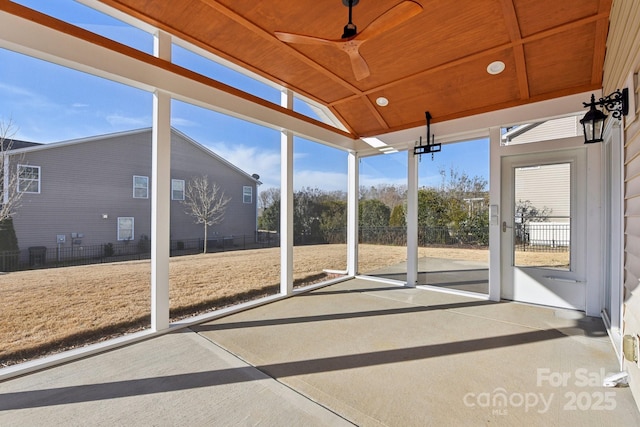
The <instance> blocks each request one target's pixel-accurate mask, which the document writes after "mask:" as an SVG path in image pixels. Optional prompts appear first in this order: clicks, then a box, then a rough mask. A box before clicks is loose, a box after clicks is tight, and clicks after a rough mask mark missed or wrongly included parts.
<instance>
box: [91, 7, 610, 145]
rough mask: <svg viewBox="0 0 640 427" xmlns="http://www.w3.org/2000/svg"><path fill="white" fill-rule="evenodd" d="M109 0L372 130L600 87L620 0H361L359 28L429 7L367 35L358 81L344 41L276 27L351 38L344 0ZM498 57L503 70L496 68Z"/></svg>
mask: <svg viewBox="0 0 640 427" xmlns="http://www.w3.org/2000/svg"><path fill="white" fill-rule="evenodd" d="M101 1H102V2H103V3H105V4H108V5H111V6H113V7H115V8H118V9H120V10H122V11H124V12H126V13H128V14H131V15H133V16H136V17H138V18H141V19H142V20H144V21H146V22H149V23H151V24H152V25H154V26H156V27H158V28H161V29H163V30H165V31H167V32H169V33H172V34H175V35H176V36H178V37H180V38H182V39H184V40H186V41H189V42H192V43H194V44H196V45H198V46H200V47H202V48H204V49H207V50H209V51H211V52H213V53H215V54H216V55H219V56H221V57H223V58H225V59H227V60H230V61H232V62H234V63H236V64H238V65H240V66H242V67H244V68H247V69H249V70H252V71H254V72H257V73H259V74H260V75H262V76H264V77H266V78H268V79H270V80H272V81H275V82H277V83H279V84H281V85H284V86H285V87H288V88H291V89H292V90H294V91H296V92H298V93H300V94H303V95H305V96H307V97H309V98H311V99H314V100H316V101H318V102H320V103H321V104H324V105H326V106H328V107H329V108H330V109H331V110H332V111H333V112H334V113H335V115H336V116H337V117H338V118H339V119H340V120H341V121H342V122H343V123H344V125H345V126H346V127H347V129H349V131H350V132H351V133H352V134H353V135H354V136H357V137H362V136H370V135H381V134H385V133H388V132H391V131H397V130H402V129H408V128H412V127H416V126H422V125H424V122H425V115H424V112H425V111H427V110H428V111H429V112H430V113H431V115H432V116H433V122H434V123H435V122H438V121H445V120H450V119H455V118H460V117H465V116H469V115H473V114H478V113H483V112H488V111H494V110H499V109H503V108H508V107H513V106H517V105H521V104H526V103H530V102H536V101H541V100H546V99H552V98H556V97H560V96H566V95H570V94H574V93H580V92H584V91H589V90H595V89H598V88H600V87H601V86H602V68H603V62H604V55H605V42H606V37H607V31H608V20H609V12H610V9H611V1H612V0H561V1H559V0H456V1H451V0H416V1H412V2H409V3H413V4H404V3H407V2H406V1H403V0H375V1H374V0H361V1H359V2H358V4H357V5H356V6H354V7H353V23H354V24H355V25H357V27H358V31H359V32H362V31H363V30H365V28H367V26H369V24H370V23H372V22H374V21H375V22H377V23H383V24H385V26H387V25H386V24H387V23H388V22H390V21H388V20H386V18H384V17H383V18H379V17H380V16H381V15H383V14H385V12H387V11H390V10H397V11H400V9H395V8H396V7H400V6H399V5H400V4H403V6H405V7H406V6H409V7H410V8H412V10H414V11H415V7H416V6H417V7H418V8H420V7H421V8H422V10H421V11H419V13H417V14H416V15H414V16H410V17H409V16H407V17H404V16H403V17H401V18H402V19H398V21H400V22H399V23H398V24H397V25H396V26H393V27H392V28H386V29H385V31H383V32H381V33H379V34H375V35H374V36H372V37H370V38H367V39H366V41H365V42H363V43H361V44H360V46H359V53H360V55H361V57H362V58H363V59H364V60H365V61H366V64H367V66H368V69H369V73H370V74H369V75H368V76H367V77H364V78H360V79H359V80H358V79H356V76H355V75H354V70H353V69H352V65H351V61H350V57H349V56H348V54H347V53H345V52H344V51H342V50H341V49H338V48H336V47H335V46H332V45H329V44H326V43H324V44H322V43H321V44H301V43H287V42H284V41H281V40H280V39H279V38H278V37H277V36H276V32H286V33H294V34H300V35H307V36H312V37H316V38H324V39H332V40H337V39H340V38H341V36H342V33H343V27H344V26H345V24H347V22H348V11H349V10H348V7H345V6H344V5H343V3H342V0H322V1H318V0H270V1H256V0H172V1H162V2H160V1H148V0H101ZM347 3H348V0H347ZM405 18H406V19H405ZM389 26H391V25H389ZM370 30H373V29H370ZM363 36H364V34H363ZM355 40H356V41H357V40H359V37H358V36H356V38H355ZM494 61H502V62H504V64H505V70H504V71H503V72H502V73H500V74H497V75H491V74H489V73H488V72H487V66H488V65H489V64H490V63H492V62H494ZM381 96H383V97H385V98H387V99H388V101H389V104H388V105H387V106H385V107H381V106H378V105H377V104H376V99H377V98H378V97H381Z"/></svg>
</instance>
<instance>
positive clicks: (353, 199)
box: [347, 151, 360, 276]
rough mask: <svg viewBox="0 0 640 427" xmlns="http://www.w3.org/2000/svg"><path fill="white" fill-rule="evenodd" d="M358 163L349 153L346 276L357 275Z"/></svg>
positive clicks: (355, 156) (356, 154)
mask: <svg viewBox="0 0 640 427" xmlns="http://www.w3.org/2000/svg"><path fill="white" fill-rule="evenodd" d="M359 161H360V159H359V157H358V153H355V152H351V151H350V152H349V157H348V160H347V162H348V167H347V168H348V171H347V173H348V184H347V186H348V188H347V274H348V275H349V276H355V275H356V274H358V199H359V195H360V185H359V174H360V168H359Z"/></svg>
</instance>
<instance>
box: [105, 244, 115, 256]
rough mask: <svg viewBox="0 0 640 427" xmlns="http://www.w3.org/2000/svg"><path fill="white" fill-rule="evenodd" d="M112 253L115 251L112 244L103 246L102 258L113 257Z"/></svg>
mask: <svg viewBox="0 0 640 427" xmlns="http://www.w3.org/2000/svg"><path fill="white" fill-rule="evenodd" d="M114 253H115V251H114V250H113V243H106V244H105V245H104V256H105V257H110V256H113V254H114Z"/></svg>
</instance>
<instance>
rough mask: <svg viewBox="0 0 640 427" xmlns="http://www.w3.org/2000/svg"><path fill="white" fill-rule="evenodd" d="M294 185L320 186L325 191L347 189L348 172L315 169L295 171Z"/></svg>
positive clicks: (298, 186)
mask: <svg viewBox="0 0 640 427" xmlns="http://www.w3.org/2000/svg"><path fill="white" fill-rule="evenodd" d="M293 187H294V188H295V189H296V190H299V189H301V188H303V187H308V188H319V189H320V190H324V191H336V190H340V191H347V174H346V173H341V172H326V171H314V170H301V171H297V170H296V171H294V174H293Z"/></svg>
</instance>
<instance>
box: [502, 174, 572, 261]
mask: <svg viewBox="0 0 640 427" xmlns="http://www.w3.org/2000/svg"><path fill="white" fill-rule="evenodd" d="M514 175H515V186H514V188H515V198H514V200H515V206H514V210H513V212H514V219H513V232H514V247H513V249H514V257H513V259H514V265H515V266H516V267H546V268H556V269H562V270H569V269H570V259H571V256H570V255H571V163H560V164H551V165H536V166H527V167H519V168H516V169H515V174H514Z"/></svg>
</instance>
